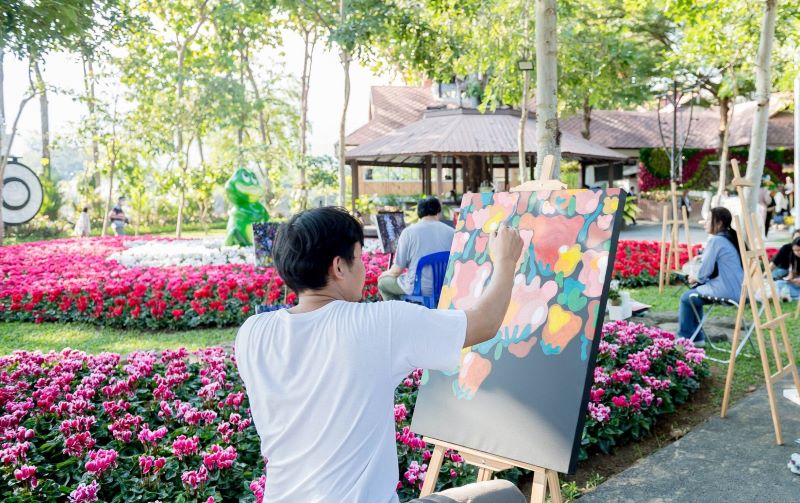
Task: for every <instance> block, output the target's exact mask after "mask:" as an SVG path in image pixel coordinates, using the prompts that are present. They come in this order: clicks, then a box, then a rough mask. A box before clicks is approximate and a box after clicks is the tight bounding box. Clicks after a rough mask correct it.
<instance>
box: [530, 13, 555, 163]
mask: <svg viewBox="0 0 800 503" xmlns="http://www.w3.org/2000/svg"><path fill="white" fill-rule="evenodd" d="M557 56H558V50H557V45H556V0H536V173H535V174H536V178H537V179H538V178H539V177H540V176H541V169H542V163H543V162H544V158H545V156H547V155H552V156H553V157H554V158H555V166H554V169H553V177H554V178H559V176H560V174H561V170H560V166H561V145H560V142H561V133H560V131H559V130H558V109H557V104H558V99H557V95H556V92H557V89H558V75H557V71H558V61H557Z"/></svg>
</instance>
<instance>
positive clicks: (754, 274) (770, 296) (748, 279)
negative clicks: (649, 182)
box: [720, 159, 800, 445]
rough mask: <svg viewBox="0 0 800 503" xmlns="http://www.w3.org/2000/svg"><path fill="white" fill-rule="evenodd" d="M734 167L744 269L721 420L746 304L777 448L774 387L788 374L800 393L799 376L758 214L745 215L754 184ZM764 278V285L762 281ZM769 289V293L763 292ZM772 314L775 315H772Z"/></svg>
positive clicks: (778, 424) (779, 439)
mask: <svg viewBox="0 0 800 503" xmlns="http://www.w3.org/2000/svg"><path fill="white" fill-rule="evenodd" d="M731 165H732V166H733V174H734V179H733V181H732V182H731V183H732V184H733V186H734V187H736V193H737V194H738V196H739V202H740V204H741V207H742V216H743V217H744V218H741V217H740V218H737V221H738V224H739V225H738V226H739V232H738V233H737V235H738V238H739V252H740V254H741V257H742V267H743V268H744V284H743V285H742V291H741V294H740V296H739V310H738V312H737V313H736V328H735V329H734V332H733V341H732V343H731V358H730V363H729V364H728V375H727V377H726V378H725V393H724V395H723V397H722V411H721V412H720V416H721V417H725V415H726V414H727V413H728V403H729V401H730V391H731V384H732V382H733V369H734V365H735V364H736V355H735V353H734V352H735V350H736V346H737V344H738V343H739V335H740V332H741V328H742V325H743V321H744V305H745V300H748V301H749V302H750V310H751V312H752V314H753V323H754V324H755V329H756V338H757V340H758V349H759V352H760V353H761V366H762V368H763V370H764V381H765V382H766V384H767V395H768V397H769V407H770V411H771V412H772V424H773V426H774V427H775V442H776V443H777V444H778V445H782V444H783V436H782V434H781V422H780V418H779V417H778V404H777V402H776V401H775V390H774V389H773V385H774V384H775V383H777V382H778V381H780V380H781V379H782V378H783V377H785V376H786V375H787V374H789V373H791V374H792V377H793V378H794V385H795V387H796V388H797V389H800V376H799V375H798V373H797V365H796V363H795V361H794V353H793V352H792V344H791V342H790V341H789V333H788V331H787V330H786V319H787V318H788V317H789V313H786V314H783V313H782V312H781V300H780V297H778V289H777V288H776V287H775V281H774V280H773V279H772V274H770V267H769V258H768V257H767V250H766V248H765V247H764V240H763V239H762V238H761V232H760V231H761V226H760V223H759V220H760V219H759V218H758V214H751V213H749V212H748V209H747V203H746V201H745V198H744V187H752V188H753V189H755V187H754V185H753V183H752V182H751V181H749V180H746V179H744V178H742V177H741V175H740V173H739V163H738V162H737V161H736V159H731ZM743 233H744V234H747V244H748V246H749V250H748V249H747V248H746V247H745V240H744V237H743V235H742V234H743ZM765 277H766V285H765V282H764V278H765ZM765 286H768V287H769V289H766V288H765ZM759 295H760V296H761V297H762V298H761V302H762V305H763V314H765V315H766V318H767V319H766V321H762V320H761V315H762V312H760V311H759V308H758V297H757V296H759ZM773 311H774V312H773ZM778 329H780V332H781V340H780V342H779V339H778V337H777V334H776V332H777V330H778ZM765 330H767V331H769V340H770V346H771V349H772V355H773V358H774V360H775V364H776V367H777V371H776V372H774V373H773V372H772V368H771V366H770V361H769V360H770V358H769V355H768V354H767V345H766V341H765V339H764V331H765ZM781 343H782V344H783V349H784V351H785V352H786V358H787V360H788V363H787V364H786V365H784V364H783V359H782V357H781V349H780V344H781Z"/></svg>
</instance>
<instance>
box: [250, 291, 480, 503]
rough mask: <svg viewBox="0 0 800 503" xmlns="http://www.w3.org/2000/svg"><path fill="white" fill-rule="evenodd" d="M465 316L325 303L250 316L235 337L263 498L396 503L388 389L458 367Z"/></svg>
mask: <svg viewBox="0 0 800 503" xmlns="http://www.w3.org/2000/svg"><path fill="white" fill-rule="evenodd" d="M466 331H467V317H466V314H465V313H464V312H463V311H455V310H448V311H444V310H442V311H440V310H434V309H426V308H424V307H421V306H418V305H415V304H409V303H405V302H400V301H391V302H375V303H354V302H345V301H334V302H331V303H329V304H327V305H325V306H323V307H321V308H319V309H317V310H315V311H312V312H310V313H301V314H291V313H289V312H288V311H286V310H280V311H274V312H270V313H263V314H259V315H256V316H252V317H250V318H249V319H248V320H247V321H245V323H244V325H242V327H241V328H240V329H239V333H238V335H237V336H236V361H237V365H238V367H239V374H240V375H241V377H242V380H243V381H244V384H245V388H246V389H247V396H248V398H249V400H250V409H251V413H252V415H253V421H254V423H255V426H256V429H257V430H258V434H259V436H260V437H261V453H262V455H263V456H264V457H265V458H267V459H268V463H267V485H266V492H265V495H264V501H265V502H269V503H279V502H291V503H295V502H301V501H302V502H304V503H312V502H331V503H341V502H348V503H350V502H353V503H358V502H364V503H388V502H396V501H398V499H397V494H396V487H397V481H398V467H397V448H396V444H395V422H394V389H395V388H396V387H397V385H398V384H400V382H401V381H402V380H403V379H404V378H405V377H406V376H407V375H408V374H409V373H410V372H411V371H413V370H414V369H415V368H419V367H421V368H428V369H435V370H451V369H455V368H456V367H457V366H458V363H459V359H460V355H461V348H462V347H463V345H464V338H465V337H466Z"/></svg>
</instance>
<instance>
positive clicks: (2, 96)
mask: <svg viewBox="0 0 800 503" xmlns="http://www.w3.org/2000/svg"><path fill="white" fill-rule="evenodd" d="M5 55H6V51H5V50H4V49H3V47H2V46H0V127H2V128H3V129H2V132H0V135H3V134H5V132H6V129H5V127H6V92H5V75H6V74H5V71H4V70H3V60H4V59H5ZM2 143H3V142H2V138H0V150H2V147H3V144H2Z"/></svg>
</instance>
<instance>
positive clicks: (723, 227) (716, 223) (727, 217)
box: [711, 206, 742, 263]
mask: <svg viewBox="0 0 800 503" xmlns="http://www.w3.org/2000/svg"><path fill="white" fill-rule="evenodd" d="M732 222H733V215H731V212H730V211H728V208H723V207H722V206H717V207H716V208H711V232H715V231H716V232H715V233H716V234H717V235H721V236H723V237H725V238H727V239H728V241H730V242H731V244H732V245H733V247H734V248H736V254H737V256H738V257H739V262H740V263H741V261H742V256H741V253H740V251H739V237H738V235H737V234H736V231H735V230H733V228H732V227H731V223H732ZM717 227H719V228H717Z"/></svg>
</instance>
